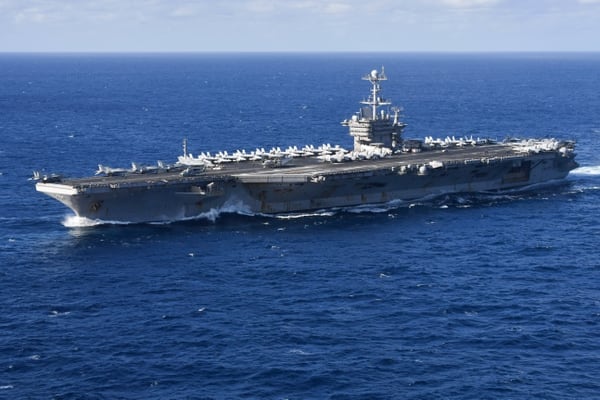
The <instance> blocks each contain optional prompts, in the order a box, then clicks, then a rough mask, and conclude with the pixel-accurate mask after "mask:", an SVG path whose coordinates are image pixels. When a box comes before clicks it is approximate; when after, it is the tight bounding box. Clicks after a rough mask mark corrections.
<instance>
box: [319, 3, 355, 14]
mask: <svg viewBox="0 0 600 400" xmlns="http://www.w3.org/2000/svg"><path fill="white" fill-rule="evenodd" d="M351 9H352V7H351V6H350V5H348V4H346V3H327V4H326V5H325V7H324V8H323V11H324V12H326V13H327V14H345V13H347V12H348V11H350V10H351Z"/></svg>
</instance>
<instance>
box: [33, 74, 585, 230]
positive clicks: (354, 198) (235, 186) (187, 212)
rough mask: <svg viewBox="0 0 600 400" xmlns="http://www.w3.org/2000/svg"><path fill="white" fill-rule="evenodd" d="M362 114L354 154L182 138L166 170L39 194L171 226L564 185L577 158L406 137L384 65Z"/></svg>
mask: <svg viewBox="0 0 600 400" xmlns="http://www.w3.org/2000/svg"><path fill="white" fill-rule="evenodd" d="M363 79H365V80H367V81H369V82H370V84H371V90H370V93H369V97H368V98H367V99H366V100H364V101H362V102H361V103H362V105H363V106H362V107H361V109H360V110H359V112H358V113H356V114H355V115H353V116H352V117H351V118H350V119H347V120H344V121H343V122H342V124H343V125H345V126H347V127H348V128H349V131H350V135H351V136H352V137H353V138H354V148H353V149H352V150H346V149H343V148H342V147H340V146H331V145H328V144H327V145H321V146H314V145H309V146H304V147H301V148H298V147H296V146H294V147H288V148H286V149H285V150H282V149H281V148H273V149H270V150H268V151H266V150H264V149H256V150H254V151H250V152H247V151H245V150H242V151H236V152H234V153H231V154H229V153H227V152H219V153H217V154H214V155H212V154H210V153H201V154H199V155H196V156H194V155H193V154H190V153H189V152H188V149H187V143H186V142H185V141H184V149H183V155H181V156H179V157H178V161H177V162H176V163H175V164H172V165H165V164H164V163H160V162H159V163H158V165H156V166H152V167H140V166H137V165H135V164H133V165H132V167H131V168H130V169H129V168H128V169H125V168H116V169H115V168H108V167H104V166H102V165H100V166H99V168H98V171H97V173H96V175H95V176H91V177H85V178H63V177H60V176H55V175H51V176H41V175H40V174H39V173H38V174H35V177H36V180H37V183H36V189H37V190H38V191H40V192H42V193H45V194H47V195H49V196H51V197H53V198H55V199H56V200H58V201H60V202H62V203H63V204H65V205H66V206H67V207H69V208H70V209H71V210H73V212H74V213H75V214H76V215H77V216H79V217H85V218H88V219H91V220H97V221H107V222H117V221H118V222H130V223H140V222H158V221H175V220H181V219H190V218H197V217H202V216H205V215H214V213H215V212H216V213H218V212H220V211H226V210H229V209H236V210H243V211H244V212H248V213H259V214H280V213H298V212H305V211H311V210H320V209H329V208H335V207H342V208H343V207H352V206H360V205H366V204H380V203H389V202H391V201H411V200H414V199H419V198H424V197H431V196H437V195H442V194H448V193H460V192H490V191H492V192H501V191H506V190H513V189H519V188H527V187H531V186H532V185H537V184H544V183H549V182H555V181H558V180H561V179H564V178H565V177H566V176H567V174H568V173H569V171H570V170H572V169H574V168H576V167H577V166H578V165H577V163H576V162H575V152H574V148H575V145H574V143H573V142H572V141H564V140H557V139H523V140H509V141H504V142H496V141H492V140H488V139H474V138H472V137H469V138H464V137H463V138H454V137H447V138H445V139H434V138H432V137H426V138H425V139H424V140H414V139H410V140H409V139H404V138H403V137H402V131H403V129H404V127H405V126H406V124H404V123H403V122H402V121H400V109H399V108H394V107H391V108H390V107H389V106H391V102H390V101H389V100H387V99H385V98H383V97H382V89H381V82H382V81H385V80H387V77H386V75H385V72H384V71H383V68H382V70H381V71H377V70H373V71H371V72H370V73H369V74H367V75H366V76H365V77H363Z"/></svg>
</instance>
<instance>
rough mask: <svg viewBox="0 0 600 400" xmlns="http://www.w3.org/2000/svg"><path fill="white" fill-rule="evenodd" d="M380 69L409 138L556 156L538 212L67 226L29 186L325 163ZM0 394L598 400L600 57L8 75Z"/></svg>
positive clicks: (19, 70) (0, 237) (371, 213)
mask: <svg viewBox="0 0 600 400" xmlns="http://www.w3.org/2000/svg"><path fill="white" fill-rule="evenodd" d="M381 65H384V66H385V71H386V73H387V75H388V78H389V81H388V82H386V83H385V86H384V87H383V90H384V92H383V93H384V95H385V96H386V97H389V98H391V99H393V100H394V102H395V103H396V104H400V105H402V106H404V109H405V110H404V120H405V122H407V123H408V124H409V126H408V128H407V129H406V131H405V136H407V137H415V138H423V137H424V136H440V137H445V136H447V135H456V136H462V135H469V136H470V135H474V136H480V137H492V138H498V139H503V138H505V137H509V136H510V137H527V136H538V137H539V136H542V137H546V136H549V137H558V138H565V139H575V140H576V141H577V149H578V150H577V153H578V157H577V159H578V161H579V163H580V164H581V167H580V168H579V169H577V170H575V171H573V172H572V173H571V174H570V175H569V177H568V179H567V180H566V181H565V182H563V183H562V184H559V185H556V186H553V187H550V188H545V189H543V190H540V191H537V192H531V193H521V194H510V195H502V196H489V195H487V196H483V195H461V196H449V197H444V198H440V199H433V200H431V201H428V202H422V203H413V204H401V205H399V206H398V207H396V208H392V207H371V208H363V209H354V210H345V211H340V210H332V211H330V212H323V213H320V214H316V215H310V216H304V217H298V218H282V217H280V218H269V217H264V216H247V215H237V214H224V215H220V216H219V217H218V218H217V219H216V220H215V221H210V220H198V221H186V222H179V223H171V224H162V225H151V224H140V225H104V226H95V227H68V226H65V224H66V225H69V215H70V214H69V212H68V210H66V209H65V208H64V207H63V206H62V205H61V204H59V203H57V202H55V201H53V200H51V199H50V198H47V197H45V196H43V195H42V194H39V193H36V192H35V190H34V185H33V183H32V182H31V181H29V180H28V178H29V177H30V176H31V173H32V170H42V171H44V172H47V173H49V172H59V173H62V174H66V175H71V176H78V175H89V174H92V173H93V172H94V171H95V169H96V168H97V164H98V163H102V164H105V165H111V166H115V167H116V166H121V167H128V166H129V163H130V162H131V161H135V162H141V163H148V164H151V163H155V162H156V160H164V161H166V162H173V161H175V160H176V156H177V155H179V154H180V153H181V142H182V139H183V138H184V137H186V138H188V141H189V148H190V150H191V151H193V152H194V153H197V152H200V151H212V152H215V151H219V150H229V151H233V150H236V149H247V150H253V149H255V148H256V147H265V148H270V147H271V146H282V147H283V146H285V147H287V146H289V145H298V146H302V145H305V144H315V145H319V144H322V143H331V144H340V145H343V146H344V147H351V138H350V137H349V136H348V135H347V132H346V129H345V128H344V127H342V126H340V124H339V121H341V120H343V119H345V118H348V117H349V116H351V115H352V113H354V112H355V111H356V110H358V108H359V104H358V101H359V100H361V99H362V98H363V97H365V96H366V95H367V92H368V90H369V84H368V83H365V82H363V81H361V80H360V77H361V76H362V75H364V74H365V73H367V72H368V71H370V70H371V69H373V68H380V67H381ZM0 72H1V73H0V133H1V137H2V140H1V142H0V143H1V144H0V293H1V296H0V398H11V399H17V398H25V399H29V398H32V399H33V398H35V399H37V398H53V399H88V398H89V399H179V398H186V399H187V398H189V399H236V398H240V399H241V398H244V399H246V398H257V399H307V398H311V399H312V398H319V399H321V398H330V399H532V398H535V399H595V398H598V397H599V396H600V383H599V382H598V379H597V377H598V375H599V374H600V257H599V256H600V250H599V248H598V243H599V238H600V154H599V152H598V140H599V138H600V119H599V111H600V54H376V53H373V54H334V55H326V54H189V55H164V54H163V55H161V54H154V55H152V54H145V55H122V54H119V55H92V54H89V55H85V54H78V55H75V54H67V55H50V54H2V55H0Z"/></svg>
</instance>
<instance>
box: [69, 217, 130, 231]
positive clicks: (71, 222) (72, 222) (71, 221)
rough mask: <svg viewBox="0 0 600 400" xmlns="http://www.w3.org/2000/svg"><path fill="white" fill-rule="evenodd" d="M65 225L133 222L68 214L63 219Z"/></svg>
mask: <svg viewBox="0 0 600 400" xmlns="http://www.w3.org/2000/svg"><path fill="white" fill-rule="evenodd" d="M62 224H63V226H65V227H67V228H89V227H92V226H98V225H128V224H131V222H126V221H104V220H101V219H91V218H86V217H80V216H78V215H67V216H65V218H64V219H63V221H62Z"/></svg>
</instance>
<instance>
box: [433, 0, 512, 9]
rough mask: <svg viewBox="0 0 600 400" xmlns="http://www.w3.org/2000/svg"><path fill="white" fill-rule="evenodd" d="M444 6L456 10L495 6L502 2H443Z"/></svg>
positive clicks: (460, 0)
mask: <svg viewBox="0 0 600 400" xmlns="http://www.w3.org/2000/svg"><path fill="white" fill-rule="evenodd" d="M441 1H442V3H443V4H445V5H447V6H450V7H455V8H475V7H486V6H493V5H495V4H497V3H499V2H500V0H441Z"/></svg>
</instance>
